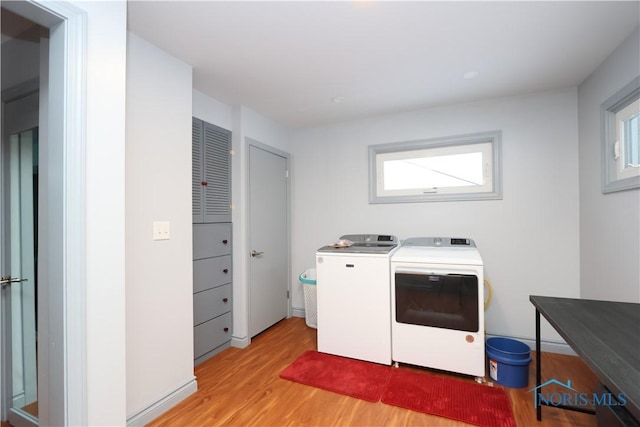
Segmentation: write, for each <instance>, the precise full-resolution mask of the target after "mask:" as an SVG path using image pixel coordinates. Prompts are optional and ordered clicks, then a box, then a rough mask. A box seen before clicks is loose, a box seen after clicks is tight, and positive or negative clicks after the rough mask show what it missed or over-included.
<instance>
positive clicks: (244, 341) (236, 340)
mask: <svg viewBox="0 0 640 427" xmlns="http://www.w3.org/2000/svg"><path fill="white" fill-rule="evenodd" d="M249 344H251V339H250V338H249V337H231V347H236V348H246V347H248V346H249Z"/></svg>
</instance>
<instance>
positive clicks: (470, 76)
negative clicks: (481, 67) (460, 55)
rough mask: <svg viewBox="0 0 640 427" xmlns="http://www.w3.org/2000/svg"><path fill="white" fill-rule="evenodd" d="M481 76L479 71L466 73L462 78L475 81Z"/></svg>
mask: <svg viewBox="0 0 640 427" xmlns="http://www.w3.org/2000/svg"><path fill="white" fill-rule="evenodd" d="M479 75H480V73H479V72H477V71H467V72H466V73H464V74H463V75H462V78H463V79H465V80H471V79H475V78H476V77H478V76H479Z"/></svg>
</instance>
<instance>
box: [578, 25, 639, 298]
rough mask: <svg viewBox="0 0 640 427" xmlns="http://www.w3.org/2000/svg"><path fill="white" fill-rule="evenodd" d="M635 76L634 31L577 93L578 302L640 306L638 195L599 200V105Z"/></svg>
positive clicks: (602, 196) (601, 196)
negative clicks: (578, 152) (579, 283)
mask: <svg viewBox="0 0 640 427" xmlns="http://www.w3.org/2000/svg"><path fill="white" fill-rule="evenodd" d="M638 75H640V32H639V30H638V29H636V31H635V32H634V33H633V34H632V35H631V36H630V37H629V38H628V39H627V40H626V41H625V42H624V43H623V44H621V45H620V46H619V47H618V49H617V50H616V51H615V52H613V53H612V54H611V55H610V56H609V58H607V60H606V61H605V62H604V63H603V64H602V65H600V67H599V68H598V69H597V70H596V71H595V72H594V73H593V74H592V75H591V76H590V77H589V78H588V79H587V80H585V81H584V82H583V83H582V84H581V85H580V87H579V89H578V107H579V113H578V117H579V134H580V277H581V297H582V298H588V299H603V300H612V301H628V302H640V189H637V188H636V189H633V190H627V191H621V192H616V193H610V194H602V187H601V173H602V172H601V170H602V166H601V157H602V154H601V126H600V125H601V124H600V105H601V104H602V103H603V102H604V101H606V100H607V99H608V98H609V97H610V96H612V95H613V94H615V93H616V92H617V91H618V90H620V89H622V88H623V87H624V86H625V85H626V84H627V83H629V82H630V81H631V80H632V79H633V78H634V77H637V76H638Z"/></svg>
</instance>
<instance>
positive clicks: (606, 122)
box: [600, 76, 640, 194]
mask: <svg viewBox="0 0 640 427" xmlns="http://www.w3.org/2000/svg"><path fill="white" fill-rule="evenodd" d="M638 99H640V76H638V77H636V78H634V79H633V80H632V81H631V82H629V83H628V84H627V85H625V86H624V87H623V88H622V89H620V90H619V91H618V92H616V93H615V94H614V95H613V96H611V97H610V98H609V99H607V100H606V101H605V102H603V103H602V104H601V106H600V117H601V131H602V135H601V150H602V155H601V157H602V193H603V194H607V193H613V192H617V191H624V190H631V189H634V188H640V170H638V172H637V173H635V174H634V173H633V172H631V173H630V172H629V171H625V170H624V169H622V170H620V168H619V166H618V163H619V162H618V159H616V154H615V153H616V148H615V144H616V142H617V140H618V138H617V132H618V113H620V112H622V111H623V110H624V109H625V108H627V107H628V106H629V105H631V104H633V103H634V102H636V101H637V100H638ZM623 150H624V147H620V146H618V150H617V151H618V153H620V152H622V151H623ZM622 157H623V156H619V158H620V159H621V158H622ZM625 169H626V168H625ZM629 175H632V176H629Z"/></svg>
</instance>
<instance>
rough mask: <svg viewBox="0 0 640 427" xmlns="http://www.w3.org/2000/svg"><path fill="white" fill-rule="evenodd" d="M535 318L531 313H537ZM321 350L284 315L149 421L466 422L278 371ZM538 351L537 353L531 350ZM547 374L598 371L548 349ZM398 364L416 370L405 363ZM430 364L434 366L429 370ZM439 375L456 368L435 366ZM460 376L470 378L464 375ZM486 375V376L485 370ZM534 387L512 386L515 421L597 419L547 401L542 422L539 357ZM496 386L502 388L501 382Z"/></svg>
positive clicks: (579, 382)
mask: <svg viewBox="0 0 640 427" xmlns="http://www.w3.org/2000/svg"><path fill="white" fill-rule="evenodd" d="M532 320H533V319H532ZM315 349H316V331H315V329H311V328H308V327H307V326H306V324H305V321H304V319H301V318H291V319H287V320H283V321H282V322H280V323H278V324H276V325H275V326H273V327H272V328H270V329H268V330H267V331H265V332H264V333H262V334H260V335H258V336H257V337H255V338H254V339H253V340H252V343H251V345H250V346H249V347H247V348H245V349H237V348H229V349H227V350H225V351H224V352H222V353H220V354H219V355H217V356H215V357H213V358H212V359H210V360H208V361H206V362H205V363H203V364H201V365H199V366H197V367H196V369H195V375H196V377H197V380H198V391H197V392H196V393H194V394H193V395H191V396H189V397H188V398H187V399H185V400H184V401H182V402H181V403H180V404H178V405H177V406H175V407H174V408H172V409H171V410H170V411H168V412H167V413H165V414H163V415H162V416H160V417H159V418H157V419H156V420H154V421H153V422H152V423H150V424H149V425H148V426H149V427H164V426H177V427H187V426H217V425H227V426H274V427H277V426H436V427H437V426H459V425H464V424H462V423H459V422H456V421H452V420H448V419H446V418H440V417H434V416H430V415H425V414H421V413H418V412H413V411H409V410H406V409H402V408H397V407H394V406H390V405H386V404H383V403H381V402H377V403H370V402H365V401H363V400H359V399H354V398H349V397H346V396H342V395H339V394H335V393H331V392H328V391H324V390H320V389H316V388H313V387H309V386H305V385H301V384H296V383H293V382H290V381H286V380H283V379H281V378H279V374H280V372H281V371H282V370H283V369H284V368H286V367H287V366H288V365H289V364H290V363H291V362H293V361H294V360H295V359H296V358H297V357H298V356H299V355H300V354H302V353H303V352H304V351H305V350H315ZM533 357H535V354H533ZM542 363H543V379H550V378H557V379H559V380H561V381H565V380H566V379H567V378H569V379H571V381H572V385H573V386H574V388H575V389H577V390H585V391H591V390H593V385H594V383H595V381H596V379H595V376H594V375H593V373H592V372H591V371H590V370H589V369H588V368H587V367H586V366H585V364H584V363H583V362H582V361H581V360H580V359H579V358H577V357H573V356H566V355H558V354H551V353H544V354H543V362H542ZM400 369H419V370H422V369H421V368H415V367H406V366H401V367H400ZM428 371H429V370H428ZM429 372H432V373H435V374H437V375H453V374H447V373H442V372H434V371H429ZM454 376H455V377H456V378H458V379H465V380H467V381H473V379H471V378H469V377H465V376H458V375H454ZM487 378H489V377H488V376H487ZM529 385H530V386H529V387H527V388H524V389H509V388H505V390H507V392H508V394H509V397H510V399H511V404H512V407H513V412H514V415H515V418H516V422H517V424H518V426H519V427H520V426H538V427H559V426H572V427H573V426H583V427H592V426H595V425H596V419H595V416H593V415H588V414H580V413H577V412H571V411H563V410H560V409H556V408H547V407H545V408H542V422H537V421H536V417H535V409H534V407H533V396H532V394H531V393H529V392H527V390H529V389H530V388H531V387H533V386H534V385H535V360H534V361H533V362H532V364H531V368H530V369H529ZM495 387H501V386H500V385H498V384H496V385H495Z"/></svg>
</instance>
